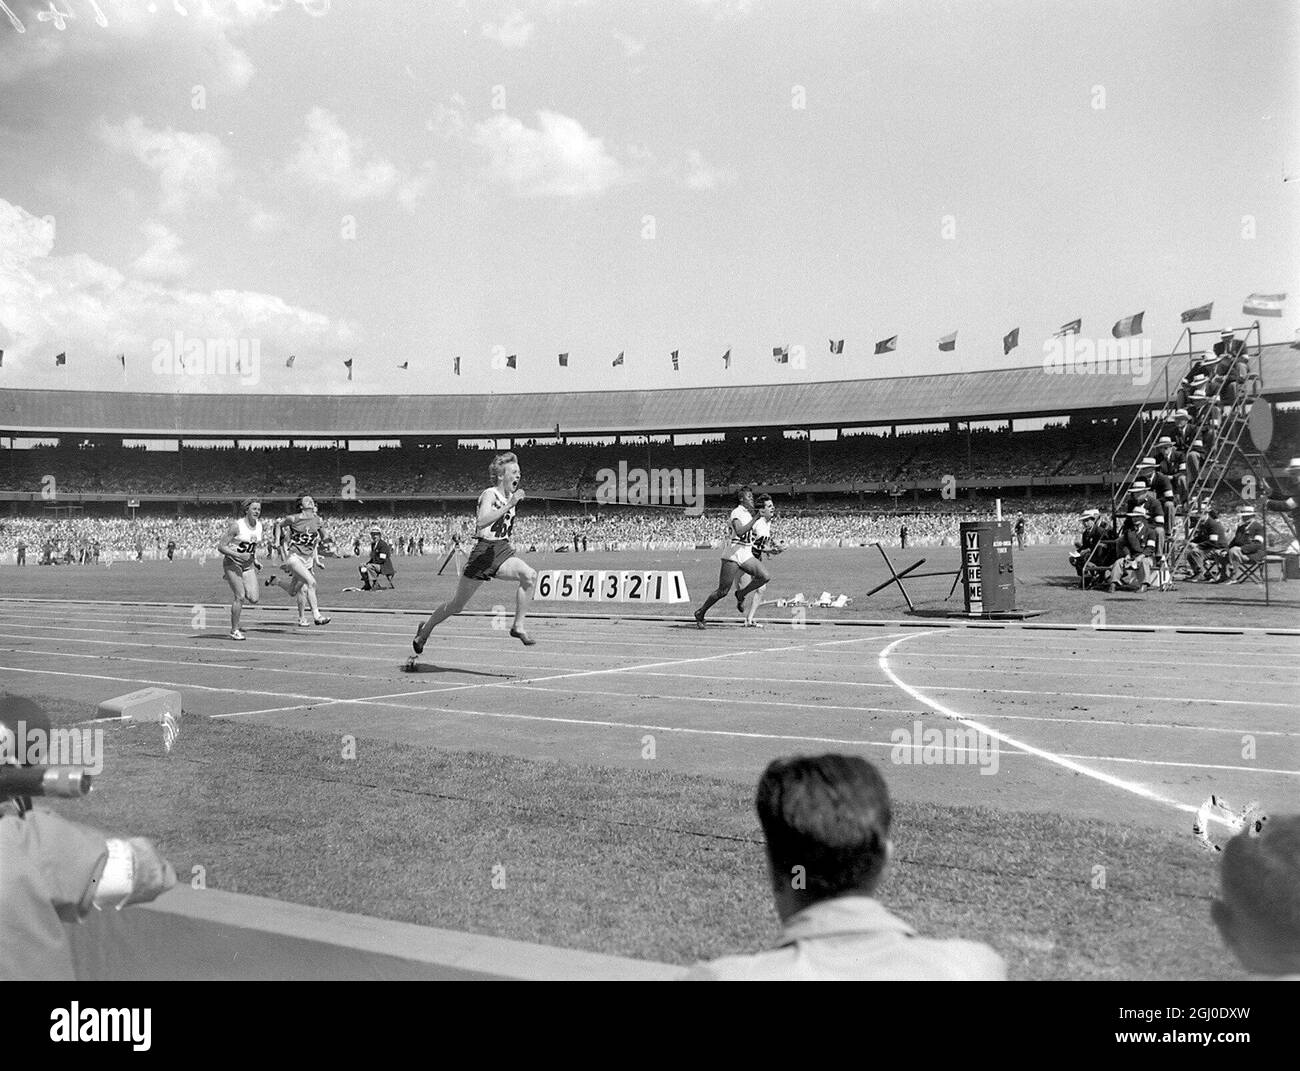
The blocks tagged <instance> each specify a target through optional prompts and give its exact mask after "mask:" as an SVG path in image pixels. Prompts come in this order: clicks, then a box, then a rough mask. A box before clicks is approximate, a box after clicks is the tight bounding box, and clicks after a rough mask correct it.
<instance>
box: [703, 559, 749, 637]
mask: <svg viewBox="0 0 1300 1071" xmlns="http://www.w3.org/2000/svg"><path fill="white" fill-rule="evenodd" d="M739 575H740V566H739V565H737V564H736V563H735V562H733V561H728V560H727V559H726V558H724V559H723V560H722V568H721V569H719V570H718V590H717V591H713V592H710V593H709V597H708V598H707V599H705V600H704V605H703V606H701V607H700V608H699V609H698V610H696V611H695V626H696V628H704V615H705V614H707V613H708V612H709V610H710V609H712V607H713V604H714V603H718V602H721V601H722V600H723V599H725V598H726V597H727V594H728V592H730V591H731V585H732V584H734V583H735V582H736V577H737V576H739Z"/></svg>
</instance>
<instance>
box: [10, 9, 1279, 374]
mask: <svg viewBox="0 0 1300 1071" xmlns="http://www.w3.org/2000/svg"><path fill="white" fill-rule="evenodd" d="M56 12H57V13H66V17H64V15H62V14H60V15H58V16H57V17H56ZM19 26H21V27H22V32H19ZM60 27H61V28H60ZM1297 54H1300V6H1298V5H1296V4H1295V3H1294V2H1293V0H1277V2H1269V0H1259V2H1251V3H1245V2H1239V3H1225V2H1214V3H1210V2H1205V0H1188V2H1183V3H1178V4H1171V3H1163V2H1162V3H1153V2H1145V0H1079V2H1074V0H1052V2H1050V3H1048V2H1043V0H1036V2H1032V3H1031V2H1028V0H1002V2H997V3H988V2H983V0H971V2H954V3H947V4H945V3H939V2H935V0H926V2H920V0H906V2H881V3H874V4H872V3H865V2H861V0H858V2H844V3H840V2H826V0H788V2H779V0H657V2H655V3H649V2H638V3H630V2H626V3H625V2H600V0H586V2H584V0H535V2H529V0H506V2H500V3H497V2H484V3H468V2H466V3H462V4H452V3H436V4H435V3H432V2H429V0H385V2H383V3H380V2H379V0H369V2H363V0H273V2H271V3H267V2H265V0H177V2H175V3H173V2H172V0H157V2H156V3H148V2H137V0H98V2H97V3H92V2H91V0H54V3H53V5H51V4H50V3H49V2H48V0H46V3H44V4H43V5H38V4H36V3H33V2H30V0H3V2H2V3H0V349H3V350H4V358H3V364H2V365H0V386H31V387H59V386H64V387H92V386H93V387H102V388H107V389H123V388H130V389H135V390H175V389H184V390H235V391H239V390H249V389H257V390H262V391H285V392H289V391H302V392H338V391H358V392H362V391H367V392H369V391H374V392H384V391H403V392H408V393H416V392H438V391H487V390H497V391H502V390H552V389H574V390H584V389H594V388H601V387H619V386H627V387H651V386H701V385H711V384H723V383H738V382H790V381H800V380H808V379H840V378H857V377H872V376H893V375H903V374H911V373H915V372H919V371H950V370H956V369H971V368H984V367H995V366H999V365H1007V364H1031V363H1035V362H1037V361H1039V360H1041V358H1042V354H1043V350H1042V343H1043V340H1044V339H1045V338H1047V337H1048V336H1049V335H1050V334H1051V332H1052V331H1054V330H1055V329H1056V328H1058V327H1059V326H1060V325H1061V324H1062V323H1064V322H1066V321H1068V320H1072V319H1074V318H1076V317H1082V319H1083V331H1084V334H1085V335H1088V336H1092V337H1098V336H1108V335H1109V331H1110V326H1111V324H1112V323H1114V321H1116V320H1117V319H1119V318H1120V317H1123V316H1127V315H1129V314H1132V313H1135V312H1139V311H1145V312H1146V321H1145V322H1146V335H1145V337H1146V338H1148V339H1150V340H1151V342H1152V344H1153V346H1154V350H1155V352H1156V353H1161V352H1167V350H1168V349H1169V347H1170V346H1171V345H1172V344H1173V343H1174V341H1175V340H1176V338H1177V337H1178V334H1179V331H1180V330H1181V328H1180V326H1179V322H1178V314H1179V312H1180V311H1181V310H1183V309H1185V308H1189V307H1191V306H1193V305H1198V304H1202V303H1204V302H1207V301H1214V302H1215V320H1214V322H1215V324H1216V325H1226V324H1238V323H1242V322H1245V319H1246V318H1245V317H1243V315H1242V314H1241V304H1242V299H1243V298H1245V297H1246V295H1247V294H1249V293H1251V292H1254V291H1259V292H1288V293H1289V295H1290V298H1289V301H1288V304H1287V312H1286V315H1285V316H1284V317H1283V318H1282V319H1280V320H1277V319H1273V320H1267V321H1265V341H1278V340H1281V339H1288V340H1289V339H1290V338H1292V337H1293V334H1294V332H1295V330H1296V327H1297V325H1298V324H1300V256H1298V255H1297V250H1298V249H1300V226H1298V219H1300V145H1298V139H1297V131H1298V130H1300V108H1298V107H1297V98H1298V97H1300V87H1298V85H1297V79H1298V74H1297V72H1298V71H1300V65H1297V63H1296V61H1295V57H1296V55H1297ZM1287 175H1291V176H1292V177H1293V178H1292V181H1284V178H1285V177H1286V176H1287ZM1017 326H1018V327H1020V328H1021V348H1020V349H1019V350H1017V351H1015V352H1013V353H1012V354H1011V356H1010V357H1009V358H1008V357H1004V356H1003V354H1002V346H1001V338H1002V335H1003V334H1004V333H1005V332H1007V331H1008V330H1009V329H1010V328H1012V327H1017ZM952 331H957V332H958V340H957V348H956V350H955V351H954V352H952V353H939V352H938V351H937V346H936V340H937V339H938V338H939V336H941V335H945V334H948V333H949V332H952ZM176 332H181V333H182V336H183V337H184V338H185V339H196V338H197V339H209V338H218V339H226V338H230V339H236V340H239V339H242V340H245V341H246V342H248V341H256V343H257V345H258V349H259V352H260V355H261V361H262V370H261V374H260V378H259V382H258V384H257V385H256V387H255V388H250V387H249V386H246V385H241V384H240V382H239V380H238V379H234V378H233V377H225V378H221V377H197V378H196V377H176V376H160V375H159V374H158V373H157V372H156V371H155V370H154V368H153V367H152V366H153V364H154V363H155V362H154V360H153V358H154V356H155V354H156V353H157V352H158V349H157V347H158V346H159V344H160V340H170V339H174V338H175V334H176ZM891 335H898V336H899V341H898V349H897V352H896V353H893V354H889V355H886V356H881V357H875V356H873V355H872V349H873V346H874V343H875V342H876V340H878V339H882V338H885V337H887V336H891ZM832 337H833V338H845V339H846V340H847V341H846V344H845V347H844V354H843V355H842V356H832V355H830V354H829V352H828V349H829V347H828V340H829V339H830V338H832ZM777 345H786V346H790V347H792V352H793V353H794V355H795V356H796V358H797V357H798V355H799V352H800V351H799V349H798V347H803V352H804V353H805V354H806V361H805V366H804V367H802V368H800V367H796V365H797V363H798V362H797V360H796V361H794V362H792V363H791V364H788V365H778V364H776V363H775V362H774V361H773V360H772V347H773V346H777ZM728 348H730V349H731V350H732V352H733V354H734V360H733V363H732V367H731V370H730V371H729V372H724V370H723V367H722V354H723V352H724V351H725V350H727V349H728ZM674 349H676V350H679V351H680V353H681V371H680V373H677V374H674V373H673V372H672V369H671V365H670V362H669V357H668V354H669V352H670V351H671V350H674ZM59 351H66V352H67V354H68V363H67V365H66V366H64V367H60V368H56V367H55V366H54V355H55V354H56V353H58V352H59ZM561 351H567V352H568V353H569V354H570V362H569V367H568V368H567V369H561V368H558V367H557V361H556V354H557V353H559V352H561ZM619 351H625V352H626V355H627V356H626V364H625V366H624V367H623V368H621V369H612V368H611V367H610V365H611V361H612V359H613V358H614V357H615V356H616V355H617V353H618V352H619ZM119 352H124V353H125V354H126V357H127V368H126V371H125V373H124V372H123V369H122V367H121V365H120V364H119V363H118V362H117V354H118V353H119ZM290 353H292V354H295V355H296V361H295V365H294V367H293V368H292V369H288V368H286V367H284V362H285V359H286V358H287V356H288V355H289V354H290ZM494 354H495V355H496V356H497V357H498V358H501V357H503V356H505V355H506V354H517V355H518V358H519V361H518V364H519V367H518V370H517V371H513V372H512V371H506V370H500V369H495V368H493V367H492V363H493V362H492V358H493V355H494ZM456 355H460V356H461V357H462V359H463V360H462V367H463V371H464V374H463V375H462V376H460V377H459V378H454V377H453V376H452V375H451V367H452V358H453V357H454V356H456ZM345 358H353V359H354V361H355V364H354V369H355V379H354V381H353V382H352V383H349V382H347V373H346V371H345V369H344V367H343V364H342V362H343V360H344V359H345ZM403 362H407V363H408V364H409V368H408V369H407V370H406V371H401V370H399V368H398V366H399V365H400V364H402V363H403ZM498 363H500V362H499V361H498Z"/></svg>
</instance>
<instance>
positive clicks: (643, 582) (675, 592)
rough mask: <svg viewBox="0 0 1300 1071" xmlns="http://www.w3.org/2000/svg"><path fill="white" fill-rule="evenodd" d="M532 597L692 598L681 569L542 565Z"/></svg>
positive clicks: (669, 600)
mask: <svg viewBox="0 0 1300 1071" xmlns="http://www.w3.org/2000/svg"><path fill="white" fill-rule="evenodd" d="M533 598H534V599H541V600H544V601H555V602H643V603H680V602H690V600H691V597H690V594H689V592H687V590H686V578H685V577H684V576H683V575H682V573H681V572H680V571H665V570H658V569H650V570H646V569H600V570H596V569H543V570H542V571H540V572H539V573H538V574H537V586H536V587H535V588H534V589H533Z"/></svg>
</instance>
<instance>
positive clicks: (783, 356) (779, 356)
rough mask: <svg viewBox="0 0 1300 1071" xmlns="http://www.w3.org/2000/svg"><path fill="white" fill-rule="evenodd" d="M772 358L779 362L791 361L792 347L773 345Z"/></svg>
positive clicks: (787, 362) (786, 362)
mask: <svg viewBox="0 0 1300 1071" xmlns="http://www.w3.org/2000/svg"><path fill="white" fill-rule="evenodd" d="M772 360H774V361H776V363H777V364H789V363H790V347H789V346H773V347H772Z"/></svg>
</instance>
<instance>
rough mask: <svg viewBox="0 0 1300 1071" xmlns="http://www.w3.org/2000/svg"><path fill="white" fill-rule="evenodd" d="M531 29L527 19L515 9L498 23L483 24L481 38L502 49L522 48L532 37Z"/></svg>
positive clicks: (531, 25)
mask: <svg viewBox="0 0 1300 1071" xmlns="http://www.w3.org/2000/svg"><path fill="white" fill-rule="evenodd" d="M533 29H534V26H533V24H532V23H531V22H529V21H528V17H527V16H526V15H525V14H524V13H523V12H522V11H520V10H519V9H517V8H516V9H515V10H514V11H511V12H510V14H509V15H507V16H506V17H505V18H504V19H502V20H501V21H500V22H499V23H493V22H485V23H483V36H484V37H486V38H488V39H490V40H492V41H496V42H497V43H498V44H500V45H501V46H502V47H504V48H524V47H525V46H526V45H527V44H528V40H529V38H531V37H532V36H533Z"/></svg>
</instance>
